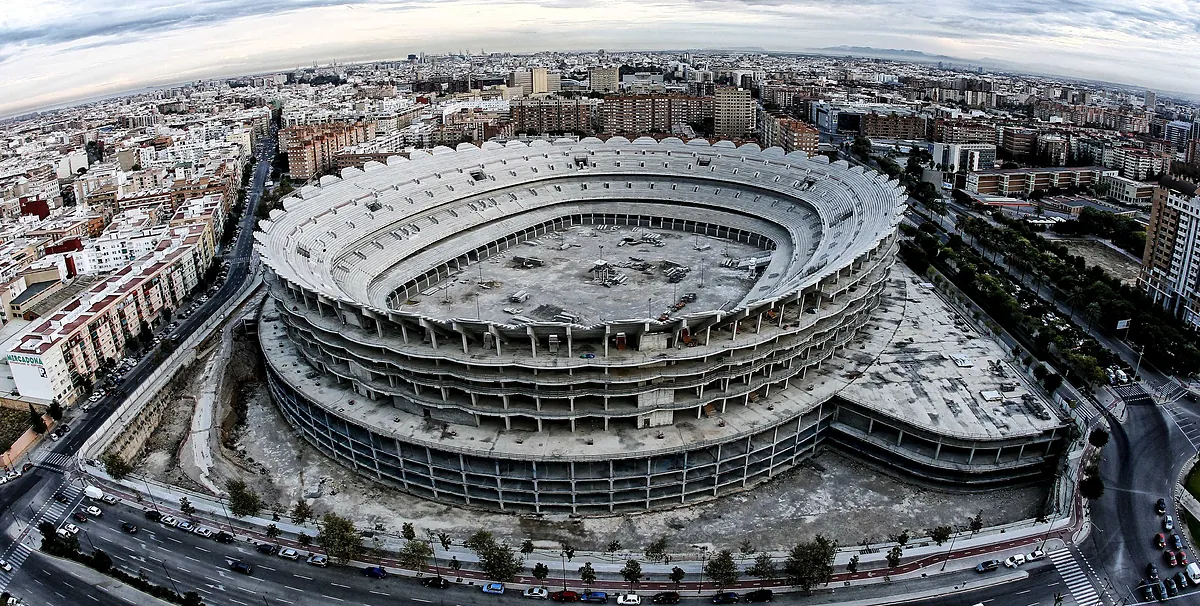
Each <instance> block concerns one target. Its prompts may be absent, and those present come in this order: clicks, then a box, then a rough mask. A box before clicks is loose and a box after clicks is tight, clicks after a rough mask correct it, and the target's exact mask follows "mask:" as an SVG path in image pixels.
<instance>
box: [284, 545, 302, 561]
mask: <svg viewBox="0 0 1200 606" xmlns="http://www.w3.org/2000/svg"><path fill="white" fill-rule="evenodd" d="M279 557H281V558H283V559H285V560H291V561H293V562H295V561H296V560H299V559H300V552H299V551H296V550H295V549H292V548H291V547H284V548H283V549H280V550H279Z"/></svg>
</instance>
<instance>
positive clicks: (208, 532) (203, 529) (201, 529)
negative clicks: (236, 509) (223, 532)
mask: <svg viewBox="0 0 1200 606" xmlns="http://www.w3.org/2000/svg"><path fill="white" fill-rule="evenodd" d="M192 532H193V533H194V534H198V535H200V536H202V537H204V538H206V539H209V538H212V536H213V531H212V529H211V528H208V527H207V526H197V527H195V528H193V529H192Z"/></svg>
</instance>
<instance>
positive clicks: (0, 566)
mask: <svg viewBox="0 0 1200 606" xmlns="http://www.w3.org/2000/svg"><path fill="white" fill-rule="evenodd" d="M0 570H3V571H4V572H12V570H13V568H12V564H9V563H8V562H7V561H5V560H0Z"/></svg>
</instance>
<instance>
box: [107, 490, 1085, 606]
mask: <svg viewBox="0 0 1200 606" xmlns="http://www.w3.org/2000/svg"><path fill="white" fill-rule="evenodd" d="M85 472H86V473H88V474H90V475H92V476H93V480H99V482H97V483H98V484H101V485H102V486H104V489H105V491H106V492H109V493H111V494H114V495H115V496H118V497H120V498H123V499H124V500H126V501H128V502H130V503H131V504H136V505H137V506H140V507H143V508H146V509H150V508H151V507H152V505H151V503H150V502H149V500H148V499H153V501H154V505H153V506H154V507H157V509H158V510H159V511H162V512H163V513H164V514H169V515H173V516H176V517H179V518H181V519H192V520H197V521H199V522H200V523H202V524H205V525H207V526H210V527H212V528H214V529H220V530H226V531H229V532H231V533H233V534H234V535H235V536H236V537H237V538H238V539H239V540H245V541H247V542H249V543H251V544H254V543H258V542H271V543H276V544H279V545H283V546H288V547H294V548H296V549H298V550H300V551H301V552H304V551H319V548H318V547H316V546H315V541H314V544H313V545H311V546H307V547H306V546H302V545H300V544H299V542H298V541H297V540H296V538H297V537H298V536H299V535H300V534H305V535H308V536H309V537H314V538H315V537H316V535H317V534H318V532H319V531H318V530H317V529H316V528H315V527H313V526H307V525H305V526H301V525H296V524H292V523H291V522H290V521H287V520H286V519H285V520H281V521H279V522H273V521H271V520H270V519H267V518H262V517H246V518H242V519H237V518H234V519H230V518H229V517H228V516H227V514H226V512H225V509H226V507H225V505H224V504H223V503H222V502H221V501H220V500H217V499H214V498H212V497H209V496H205V495H202V494H198V493H193V492H191V491H184V490H180V489H178V488H174V487H169V486H166V485H163V484H159V483H157V482H152V481H147V480H145V479H138V478H125V479H122V480H120V481H113V480H111V479H110V478H108V477H107V476H106V475H105V474H104V472H103V470H102V469H99V468H96V467H91V466H89V467H88V468H87V469H85ZM143 495H145V496H143ZM181 497H186V498H187V499H188V501H189V502H190V503H191V505H192V506H193V507H194V508H195V509H196V514H193V515H191V516H185V515H183V514H181V513H180V512H179V499H180V498H181ZM1074 505H1075V506H1076V507H1080V506H1081V505H1082V504H1081V503H1080V500H1079V499H1078V498H1076V499H1075V500H1074ZM1076 511H1078V509H1076ZM1078 519H1079V517H1078V516H1077V515H1072V516H1070V517H1068V518H1062V519H1057V520H1054V521H1052V522H1050V521H1048V522H1045V523H1041V524H1035V525H1031V526H1024V527H1021V528H999V529H997V528H993V529H985V530H983V531H981V532H979V533H975V534H974V535H972V534H970V533H966V532H964V533H960V534H958V535H955V536H954V537H953V542H950V541H948V542H947V544H946V545H940V546H939V545H936V544H934V543H932V542H931V541H928V540H927V539H923V538H916V539H914V540H913V541H912V542H911V543H910V544H909V545H908V546H906V548H905V549H904V557H903V559H902V560H901V564H900V565H899V566H897V567H896V568H894V569H891V570H890V571H889V570H888V569H887V565H886V556H887V552H888V551H889V550H890V549H891V546H892V545H894V544H888V545H887V546H886V547H885V546H877V547H876V549H875V550H874V551H873V553H862V550H861V549H860V548H858V547H854V548H842V549H840V550H839V551H838V552H837V555H836V557H835V560H834V566H833V567H834V571H835V573H834V575H833V579H832V580H831V585H834V584H840V585H842V586H843V587H869V586H872V585H879V586H889V585H895V584H896V583H898V582H900V581H906V580H916V579H925V578H932V577H946V576H947V575H951V576H953V575H965V577H966V580H970V579H975V578H978V576H977V574H976V573H975V572H974V567H975V566H976V565H977V564H978V563H979V562H981V561H983V560H987V559H993V558H995V559H1004V558H1005V557H1007V556H1008V555H1014V554H1017V553H1029V552H1031V551H1033V550H1034V549H1039V548H1040V549H1043V550H1047V551H1048V550H1051V549H1057V548H1060V547H1062V546H1064V545H1065V540H1066V539H1067V538H1068V537H1070V536H1072V535H1073V534H1076V533H1078V531H1079V529H1080V524H1079V523H1078ZM271 524H274V525H275V526H276V528H278V529H279V530H280V531H281V533H282V534H281V536H279V537H277V538H274V539H272V538H268V537H267V536H266V535H265V534H264V529H265V528H266V527H267V526H269V525H271ZM418 536H421V535H418ZM364 537H365V539H366V540H365V541H364V542H365V543H367V547H368V549H366V550H365V551H366V552H368V553H369V552H370V550H371V548H374V549H380V550H382V551H383V552H384V553H393V554H394V553H396V552H397V551H399V549H400V548H401V547H402V546H403V544H404V540H403V539H402V538H400V537H396V536H392V535H382V534H375V533H370V532H366V533H364ZM998 537H1003V539H1002V540H998ZM456 539H457V541H456V543H457V544H456V545H452V546H451V548H450V549H449V550H446V549H443V548H442V547H441V546H440V545H437V544H436V542H435V544H434V545H433V548H434V556H435V558H436V561H431V562H430V564H431V565H429V566H426V567H425V569H424V570H422V571H419V572H410V571H405V570H402V569H401V568H400V562H399V561H398V560H396V559H394V558H390V557H384V558H382V559H379V560H376V559H374V558H366V557H364V558H362V559H361V560H359V561H355V562H352V563H351V565H353V566H360V567H361V566H367V565H383V566H385V567H386V568H387V569H388V570H389V572H393V573H397V574H407V575H410V576H411V575H414V574H416V575H421V574H426V573H435V572H437V571H439V570H440V571H442V573H443V574H444V576H447V577H448V578H457V579H458V580H459V582H463V583H468V584H474V583H481V582H484V581H486V580H487V579H486V578H485V576H484V574H483V573H482V572H481V571H480V570H479V567H478V557H477V556H476V554H475V553H474V552H472V551H470V550H468V549H466V548H464V547H462V546H461V545H462V543H461V540H462V539H461V537H456ZM513 548H514V549H517V548H519V546H518V545H513ZM710 554H711V552H708V553H705V554H703V557H705V559H700V558H701V557H702V554H701V552H700V551H698V550H697V551H693V552H691V553H680V554H671V555H670V561H669V563H653V562H648V561H646V560H645V557H644V555H643V554H641V553H639V552H631V551H621V552H618V553H617V554H615V557H612V556H610V555H609V554H608V553H598V552H584V551H580V552H577V553H576V555H575V557H574V558H573V559H571V560H570V561H565V562H564V559H563V558H562V556H561V554H560V552H559V550H558V549H557V548H550V549H546V548H544V547H543V548H541V549H535V550H534V551H533V552H532V553H530V554H528V555H527V556H526V557H525V570H526V571H528V570H530V569H531V568H532V567H533V566H534V565H536V564H538V563H542V564H545V565H546V566H547V567H548V568H549V569H550V571H551V573H550V577H549V578H548V579H547V580H546V582H545V585H547V586H550V587H552V586H555V585H562V583H563V568H564V564H565V568H566V577H567V578H566V582H567V584H568V586H575V587H578V586H579V580H578V576H579V575H578V569H579V567H580V566H582V565H583V564H584V563H585V562H590V563H591V564H592V567H593V569H594V570H595V572H596V576H597V579H598V580H597V582H596V583H595V585H594V587H596V588H598V589H621V588H627V587H628V583H626V582H625V581H624V580H622V579H621V575H620V570H621V568H622V567H623V566H624V564H625V561H626V560H627V559H636V560H638V561H639V562H640V563H641V564H642V571H643V574H644V575H645V579H644V581H643V582H642V583H640V584H639V587H641V588H642V589H644V590H661V591H667V590H673V589H676V585H675V584H674V583H671V582H669V581H668V575H669V574H670V573H671V570H672V569H673V568H674V567H676V566H678V567H679V568H681V569H683V570H684V572H685V577H684V578H685V582H684V583H682V584H681V585H680V586H679V587H680V589H681V590H690V591H697V590H698V589H699V587H698V583H697V581H698V580H699V579H700V577H701V570H702V568H703V565H704V563H705V562H706V561H707V557H706V556H708V555H710ZM771 555H772V556H773V557H774V558H775V559H776V564H777V566H780V567H781V565H782V561H783V560H784V559H786V557H787V553H786V552H772V553H771ZM854 555H857V556H858V557H859V564H858V570H857V572H854V573H849V572H846V564H847V563H848V562H849V560H850V558H851V557H852V556H854ZM452 558H453V559H456V560H457V561H458V563H459V565H460V566H461V569H460V570H458V571H457V572H453V573H451V572H450V571H449V568H448V563H449V562H450V560H451V559H452ZM735 559H737V560H738V567H739V569H740V570H741V571H742V577H743V580H740V581H739V582H738V583H736V584H735V585H734V586H732V587H730V588H731V589H747V588H757V587H770V588H772V589H775V590H777V591H795V590H796V589H795V588H792V587H791V586H788V585H787V584H786V582H785V581H783V580H782V579H771V580H768V581H758V580H753V579H749V578H748V577H747V576H746V575H745V569H746V568H747V567H748V566H750V565H752V563H753V561H752V558H741V557H738V556H737V555H735ZM999 576H1004V575H999ZM942 580H943V581H944V580H945V579H944V578H943V579H942ZM516 584H518V585H529V584H541V583H539V582H538V581H537V580H536V579H534V578H533V577H532V576H530V575H529V574H528V573H525V574H522V575H518V577H517V579H516ZM704 586H705V589H704V590H705V591H710V590H715V589H716V588H715V587H714V586H712V585H711V584H709V583H705V584H704ZM940 586H942V587H943V588H944V586H945V583H944V582H941V583H940Z"/></svg>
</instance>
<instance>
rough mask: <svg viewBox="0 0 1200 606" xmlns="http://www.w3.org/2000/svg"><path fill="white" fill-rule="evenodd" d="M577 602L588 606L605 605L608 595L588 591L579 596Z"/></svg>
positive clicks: (601, 592)
mask: <svg viewBox="0 0 1200 606" xmlns="http://www.w3.org/2000/svg"><path fill="white" fill-rule="evenodd" d="M579 601H580V602H587V603H589V604H607V603H608V594H607V593H604V592H603V591H589V592H587V593H585V594H583V595H581V596H579Z"/></svg>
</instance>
